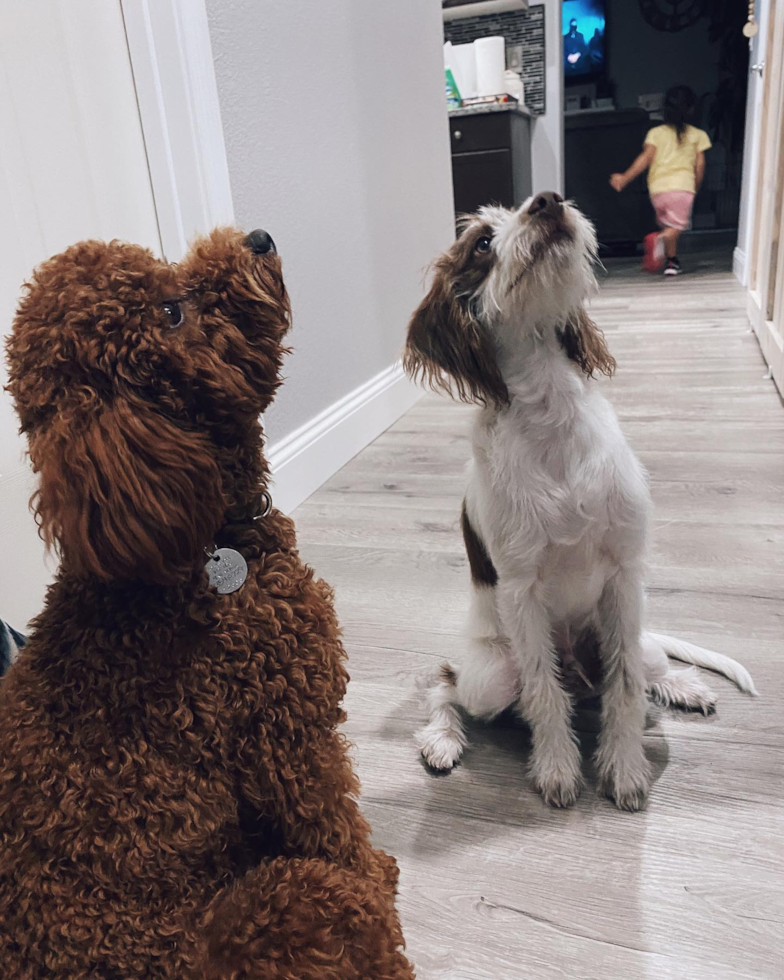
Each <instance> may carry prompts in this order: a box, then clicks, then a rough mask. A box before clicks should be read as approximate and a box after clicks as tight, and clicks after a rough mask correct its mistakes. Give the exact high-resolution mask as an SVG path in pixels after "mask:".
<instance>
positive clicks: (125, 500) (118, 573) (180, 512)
mask: <svg viewBox="0 0 784 980" xmlns="http://www.w3.org/2000/svg"><path fill="white" fill-rule="evenodd" d="M30 457H31V460H32V462H33V467H34V469H35V470H36V471H37V472H38V473H39V474H40V486H39V489H38V491H37V492H36V494H35V495H34V497H33V501H32V503H33V506H34V509H35V513H36V519H37V521H38V524H39V527H40V533H41V536H42V538H43V539H44V541H45V542H46V544H47V545H48V546H50V547H55V548H57V550H58V551H59V552H60V553H61V555H62V559H63V562H64V563H67V566H68V568H69V570H71V571H74V572H76V573H77V574H88V573H91V574H93V575H97V576H98V577H99V578H102V579H106V580H109V579H140V580H143V581H147V582H155V583H159V584H162V585H170V584H175V583H176V582H178V581H181V580H183V579H184V578H187V577H188V576H190V575H191V574H192V573H193V570H194V568H195V567H196V566H197V564H198V563H199V562H200V561H201V559H202V557H203V549H204V548H205V547H209V546H210V545H212V536H213V534H214V533H215V532H216V530H217V529H218V528H219V527H220V524H221V520H222V515H223V509H224V501H223V494H222V489H221V478H220V472H219V470H218V467H217V464H216V463H215V461H214V459H213V458H212V456H211V454H210V453H209V451H208V449H207V445H206V441H205V439H204V437H203V436H202V435H200V434H199V433H196V432H190V431H188V430H185V429H182V428H180V427H179V426H178V425H176V424H175V423H174V422H172V421H170V420H169V419H166V418H164V417H162V416H159V415H157V414H151V413H150V411H149V407H148V406H144V405H143V404H140V405H139V406H138V410H136V409H135V407H134V406H133V405H132V404H131V403H130V402H129V401H127V400H126V399H124V398H122V397H119V396H118V397H115V399H114V400H113V402H112V404H111V405H108V406H106V407H104V408H103V409H101V410H100V413H99V414H96V415H95V416H94V417H92V418H91V419H90V420H89V421H87V422H86V423H85V424H84V425H78V424H76V423H75V422H74V421H73V420H71V421H70V422H67V423H65V422H63V421H62V419H61V418H60V417H59V416H58V417H55V418H54V419H53V420H52V421H51V423H50V424H49V426H48V427H47V428H43V427H42V428H41V429H39V430H38V431H36V432H35V433H31V438H30ZM205 560H206V559H205Z"/></svg>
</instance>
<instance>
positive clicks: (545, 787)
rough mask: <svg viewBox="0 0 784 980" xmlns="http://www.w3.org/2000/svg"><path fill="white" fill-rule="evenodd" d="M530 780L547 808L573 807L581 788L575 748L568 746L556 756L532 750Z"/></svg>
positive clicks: (577, 751) (578, 761)
mask: <svg viewBox="0 0 784 980" xmlns="http://www.w3.org/2000/svg"><path fill="white" fill-rule="evenodd" d="M531 779H532V781H533V784H534V786H535V787H536V790H537V792H539V793H540V794H541V796H542V799H543V800H544V801H545V803H547V804H548V805H549V806H555V807H566V806H573V805H574V804H575V803H576V802H577V798H578V796H579V795H580V790H581V789H582V787H583V783H582V774H581V772H580V753H579V750H578V748H577V746H576V745H574V744H570V745H569V746H568V747H567V748H565V749H564V750H563V751H562V752H559V753H557V754H554V753H551V752H547V753H545V752H541V751H540V752H537V751H536V750H534V757H533V759H532V761H531Z"/></svg>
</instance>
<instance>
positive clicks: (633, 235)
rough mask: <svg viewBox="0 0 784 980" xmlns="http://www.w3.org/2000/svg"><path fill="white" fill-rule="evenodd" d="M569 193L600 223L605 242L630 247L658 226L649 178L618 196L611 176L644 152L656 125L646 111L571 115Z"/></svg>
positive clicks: (567, 148) (601, 238)
mask: <svg viewBox="0 0 784 980" xmlns="http://www.w3.org/2000/svg"><path fill="white" fill-rule="evenodd" d="M564 123H565V126H564V129H565V132H564V137H565V158H566V159H565V163H566V166H565V170H566V196H567V198H570V199H572V200H574V201H575V202H576V203H577V205H578V207H579V208H580V209H581V210H582V211H584V212H585V213H586V214H587V215H588V217H589V218H590V219H591V221H593V223H594V224H595V225H596V233H597V235H598V238H599V242H600V244H601V245H603V246H615V247H617V246H630V245H634V244H635V243H637V242H641V241H642V239H643V237H644V236H645V235H646V234H647V233H648V232H649V231H653V230H654V229H655V227H656V224H655V221H654V216H653V208H652V207H651V203H650V200H649V198H648V187H647V184H646V180H645V176H644V175H643V176H642V177H638V178H637V180H635V181H634V182H633V183H631V184H629V186H628V187H627V188H626V189H625V190H624V191H623V192H622V193H621V194H618V193H617V192H616V191H614V190H613V189H612V187H610V174H613V173H621V172H622V171H624V170H626V168H627V167H628V166H629V164H630V163H631V162H632V160H634V158H635V157H636V156H637V154H638V153H640V152H641V150H642V146H643V142H644V140H645V135H646V133H647V132H648V130H649V129H650V128H651V126H652V125H655V123H651V120H650V118H649V116H648V113H647V112H645V111H644V110H643V109H618V110H609V111H607V112H584V113H579V112H576V113H574V115H570V114H567V116H566V118H565V120H564Z"/></svg>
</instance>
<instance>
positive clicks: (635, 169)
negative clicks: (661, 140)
mask: <svg viewBox="0 0 784 980" xmlns="http://www.w3.org/2000/svg"><path fill="white" fill-rule="evenodd" d="M655 156H656V147H655V146H654V145H653V144H652V143H646V144H645V146H644V147H643V148H642V153H641V154H640V155H639V156H638V157H637V159H636V160H635V161H634V163H633V164H632V165H631V167H629V169H628V170H626V171H625V172H624V173H622V174H613V175H612V176H611V177H610V185H611V186H612V187H613V189H614V190H616V191H618V193H619V194H620V192H621V191H622V190H623V189H624V187H626V185H627V184H631V182H632V181H633V180H634V179H635V177H639V176H640V174H641V173H642V172H643V171H644V170H647V169H648V167H650V165H651V164H652V163H653V158H654V157H655Z"/></svg>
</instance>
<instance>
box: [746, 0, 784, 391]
mask: <svg viewBox="0 0 784 980" xmlns="http://www.w3.org/2000/svg"><path fill="white" fill-rule="evenodd" d="M764 51H765V57H764V61H763V62H762V63H761V64H760V65H759V66H758V70H761V71H762V72H763V88H762V113H761V121H760V131H759V141H760V154H759V158H758V168H757V174H756V178H755V183H756V189H755V212H754V225H753V232H752V242H751V268H750V274H749V287H748V302H747V311H748V315H749V321H750V323H751V327H752V329H753V330H754V332H755V333H756V335H757V337H758V339H759V342H760V346H761V347H762V352H763V354H764V355H765V360H766V361H767V362H768V367H769V370H770V374H771V376H772V377H773V380H774V381H775V382H776V385H777V387H778V389H779V391H780V392H781V393H782V394H784V248H782V247H781V235H782V228H783V227H784V15H782V10H781V7H780V5H777V4H774V3H772V4H770V7H769V13H768V22H767V39H766V42H765V46H764Z"/></svg>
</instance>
